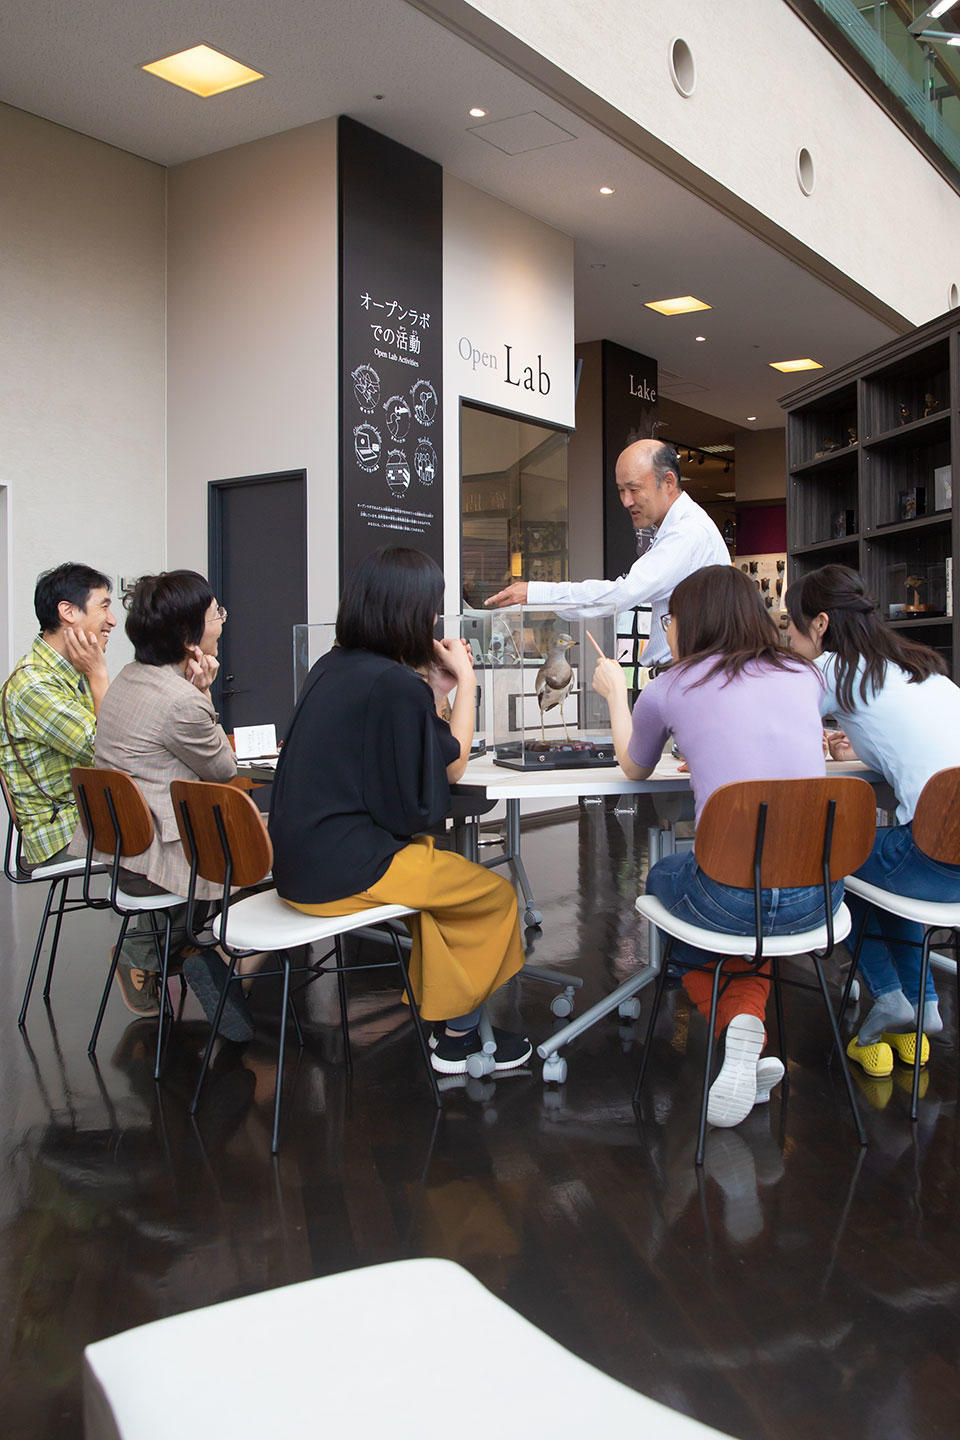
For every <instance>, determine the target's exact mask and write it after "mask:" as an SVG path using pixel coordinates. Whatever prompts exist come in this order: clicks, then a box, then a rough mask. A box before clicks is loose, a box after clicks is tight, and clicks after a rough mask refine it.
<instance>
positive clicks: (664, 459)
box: [650, 440, 683, 490]
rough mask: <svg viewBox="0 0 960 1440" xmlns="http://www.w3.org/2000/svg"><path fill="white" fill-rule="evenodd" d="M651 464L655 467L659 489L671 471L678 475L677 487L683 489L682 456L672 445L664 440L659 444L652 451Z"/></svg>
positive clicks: (654, 472) (654, 473) (654, 471)
mask: <svg viewBox="0 0 960 1440" xmlns="http://www.w3.org/2000/svg"><path fill="white" fill-rule="evenodd" d="M650 465H651V468H652V469H653V478H654V479H655V480H656V482H657V489H658V490H659V489H660V486H661V485H662V484H663V482H664V480H665V479H666V477H667V474H668V473H669V472H671V471H672V472H673V474H674V475H675V476H676V477H677V488H678V489H681V490H682V489H683V480H682V479H681V476H680V456H679V455H678V454H677V452H676V450H674V448H673V446H672V445H669V444H667V442H666V441H665V440H664V441H663V442H662V443H661V444H660V445H658V446H657V448H656V450H653V451H651V453H650Z"/></svg>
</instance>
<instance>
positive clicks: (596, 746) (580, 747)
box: [493, 740, 617, 770]
mask: <svg viewBox="0 0 960 1440" xmlns="http://www.w3.org/2000/svg"><path fill="white" fill-rule="evenodd" d="M493 763H494V765H502V766H503V768H504V769H505V770H587V769H591V768H593V767H596V768H598V769H599V768H601V767H603V766H610V765H616V763H617V754H616V751H615V750H614V748H613V741H612V740H610V741H606V742H603V741H599V742H598V741H595V740H565V741H560V740H531V741H530V742H529V743H528V744H527V745H521V744H512V745H498V746H497V750H496V755H495V757H494V761H493Z"/></svg>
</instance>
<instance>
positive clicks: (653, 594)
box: [487, 440, 730, 669]
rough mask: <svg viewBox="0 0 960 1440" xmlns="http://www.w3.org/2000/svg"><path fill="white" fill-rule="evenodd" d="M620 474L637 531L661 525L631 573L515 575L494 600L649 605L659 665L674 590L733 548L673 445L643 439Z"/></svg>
mask: <svg viewBox="0 0 960 1440" xmlns="http://www.w3.org/2000/svg"><path fill="white" fill-rule="evenodd" d="M616 475H617V490H618V492H619V494H620V500H621V503H622V504H623V506H624V508H625V509H626V510H628V511H629V512H630V519H631V520H632V521H633V525H634V529H636V530H643V529H646V528H647V527H649V526H656V527H657V533H656V535H655V536H654V539H653V543H652V544H651V546H650V548H649V549H648V550H647V551H646V552H645V553H644V554H643V555H641V556H640V557H639V559H637V560H635V561H634V563H633V565H632V566H631V567H630V569H629V570H628V571H627V573H626V575H621V576H620V578H619V580H580V581H567V580H561V581H558V582H554V581H546V580H531V581H526V580H516V581H514V583H513V584H512V585H508V586H507V588H506V589H505V590H501V591H500V592H499V594H497V595H491V596H490V599H489V600H488V601H487V604H488V605H491V606H496V607H497V608H502V607H503V606H505V605H544V606H549V607H550V608H551V609H554V610H557V611H559V612H560V613H561V614H567V615H577V616H583V617H585V618H589V617H590V616H591V615H610V614H614V613H617V612H619V611H621V610H629V609H631V608H632V606H634V605H650V606H651V608H652V611H653V613H652V615H651V619H650V639H649V640H648V642H647V646H646V649H645V650H644V655H643V663H644V664H645V665H646V666H648V667H649V668H651V669H656V668H659V667H661V666H666V665H669V664H670V661H671V655H670V647H669V646H668V644H667V637H666V634H665V632H664V629H663V625H662V617H663V616H664V615H665V614H666V613H667V608H668V606H669V603H670V596H671V594H672V593H673V590H674V587H675V586H676V585H679V583H680V581H681V580H685V579H686V577H687V576H688V575H692V574H693V572H694V571H695V570H700V569H702V567H703V566H704V565H729V564H730V553H729V551H728V550H727V547H726V545H725V544H724V542H723V537H722V536H721V534H720V531H719V530H718V529H717V527H716V525H714V523H713V521H712V520H711V519H710V516H709V515H708V514H707V513H706V511H705V510H702V509H701V508H700V506H699V505H697V504H696V503H695V501H693V500H691V499H690V496H689V495H686V494H685V493H684V491H683V489H682V487H681V484H680V462H679V460H678V459H677V452H676V451H675V450H674V448H673V446H672V445H667V444H665V443H664V442H663V441H661V440H637V441H636V442H635V443H634V444H633V445H628V446H627V448H626V450H624V451H622V452H621V454H620V456H619V458H618V459H617V471H616Z"/></svg>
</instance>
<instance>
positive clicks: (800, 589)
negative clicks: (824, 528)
mask: <svg viewBox="0 0 960 1440" xmlns="http://www.w3.org/2000/svg"><path fill="white" fill-rule="evenodd" d="M783 598H784V603H785V605H786V607H787V614H788V615H789V616H790V619H791V620H792V621H793V623H794V625H795V626H796V627H797V629H798V630H800V631H802V632H803V634H804V635H809V634H810V627H811V625H812V624H813V622H814V620H815V619H816V617H817V616H818V615H820V614H825V615H826V617H827V620H828V621H829V623H828V625H827V628H826V631H825V633H824V636H823V639H822V641H821V642H820V643H821V644H822V646H823V648H824V650H828V651H830V652H832V653H833V654H835V655H836V657H837V668H836V687H837V699H838V701H839V702H840V708H841V709H842V710H852V709H853V708H854V699H853V686H854V681H855V680H856V678H857V667H858V665H859V664H860V661H861V660H863V661H864V662H865V664H864V670H863V674H862V675H861V677H860V685H859V690H860V699H861V700H863V701H866V699H867V698H868V693H869V692H872V693H873V694H874V695H876V694H877V692H878V691H879V690H880V688H881V687H882V685H883V682H884V678H885V676H886V673H887V666H888V665H890V664H892V665H899V667H900V669H901V670H904V671H906V674H907V679H908V681H909V682H911V683H913V684H919V683H920V681H921V680H926V679H927V678H928V676H930V675H945V674H946V670H947V667H946V665H945V663H944V661H943V659H942V657H941V656H939V655H938V654H937V652H936V650H931V649H930V647H929V646H928V645H918V644H917V642H916V641H915V640H907V639H906V638H905V637H904V636H902V635H899V634H898V633H897V631H896V630H892V629H891V628H890V626H889V625H887V624H886V622H885V621H884V620H883V618H882V616H881V615H880V611H879V609H878V607H877V603H876V601H875V600H874V598H873V596H872V595H870V594H869V593H868V591H867V587H866V585H865V584H864V583H863V576H862V575H860V574H859V573H858V572H857V571H856V570H851V569H850V568H849V567H848V566H846V565H824V566H823V567H822V569H820V570H811V571H810V574H809V575H804V576H803V577H802V578H801V579H800V580H794V582H793V584H792V585H790V586H789V587H788V588H787V593H786V595H785V596H784V597H783Z"/></svg>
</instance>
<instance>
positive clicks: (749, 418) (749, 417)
mask: <svg viewBox="0 0 960 1440" xmlns="http://www.w3.org/2000/svg"><path fill="white" fill-rule="evenodd" d="M756 418H757V417H756V415H748V416H747V419H748V420H756Z"/></svg>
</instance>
